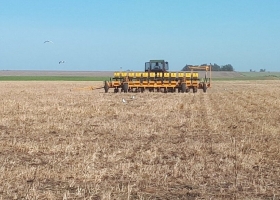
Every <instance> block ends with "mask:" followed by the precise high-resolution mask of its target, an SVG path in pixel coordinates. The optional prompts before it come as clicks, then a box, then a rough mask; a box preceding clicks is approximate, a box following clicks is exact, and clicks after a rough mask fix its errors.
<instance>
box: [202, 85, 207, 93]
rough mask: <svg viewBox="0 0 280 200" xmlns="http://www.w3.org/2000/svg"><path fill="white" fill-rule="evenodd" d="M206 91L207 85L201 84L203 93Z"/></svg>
mask: <svg viewBox="0 0 280 200" xmlns="http://www.w3.org/2000/svg"><path fill="white" fill-rule="evenodd" d="M206 90H207V85H206V83H203V92H204V93H205V92H206Z"/></svg>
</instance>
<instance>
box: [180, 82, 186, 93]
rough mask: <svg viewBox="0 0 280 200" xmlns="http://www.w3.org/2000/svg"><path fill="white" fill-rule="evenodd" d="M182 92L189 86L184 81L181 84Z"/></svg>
mask: <svg viewBox="0 0 280 200" xmlns="http://www.w3.org/2000/svg"><path fill="white" fill-rule="evenodd" d="M181 92H182V93H185V92H187V86H186V83H182V84H181Z"/></svg>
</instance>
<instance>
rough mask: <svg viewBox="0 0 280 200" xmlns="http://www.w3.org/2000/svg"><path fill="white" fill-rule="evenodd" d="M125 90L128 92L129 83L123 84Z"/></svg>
mask: <svg viewBox="0 0 280 200" xmlns="http://www.w3.org/2000/svg"><path fill="white" fill-rule="evenodd" d="M123 92H124V93H127V92H128V83H124V84H123Z"/></svg>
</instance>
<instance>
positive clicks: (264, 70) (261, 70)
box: [250, 69, 266, 72]
mask: <svg viewBox="0 0 280 200" xmlns="http://www.w3.org/2000/svg"><path fill="white" fill-rule="evenodd" d="M250 72H256V70H252V69H250ZM260 72H266V69H260Z"/></svg>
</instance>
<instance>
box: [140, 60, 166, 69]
mask: <svg viewBox="0 0 280 200" xmlns="http://www.w3.org/2000/svg"><path fill="white" fill-rule="evenodd" d="M168 69H169V67H168V62H165V61H164V60H150V62H146V63H145V72H166V71H167V70H168Z"/></svg>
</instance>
